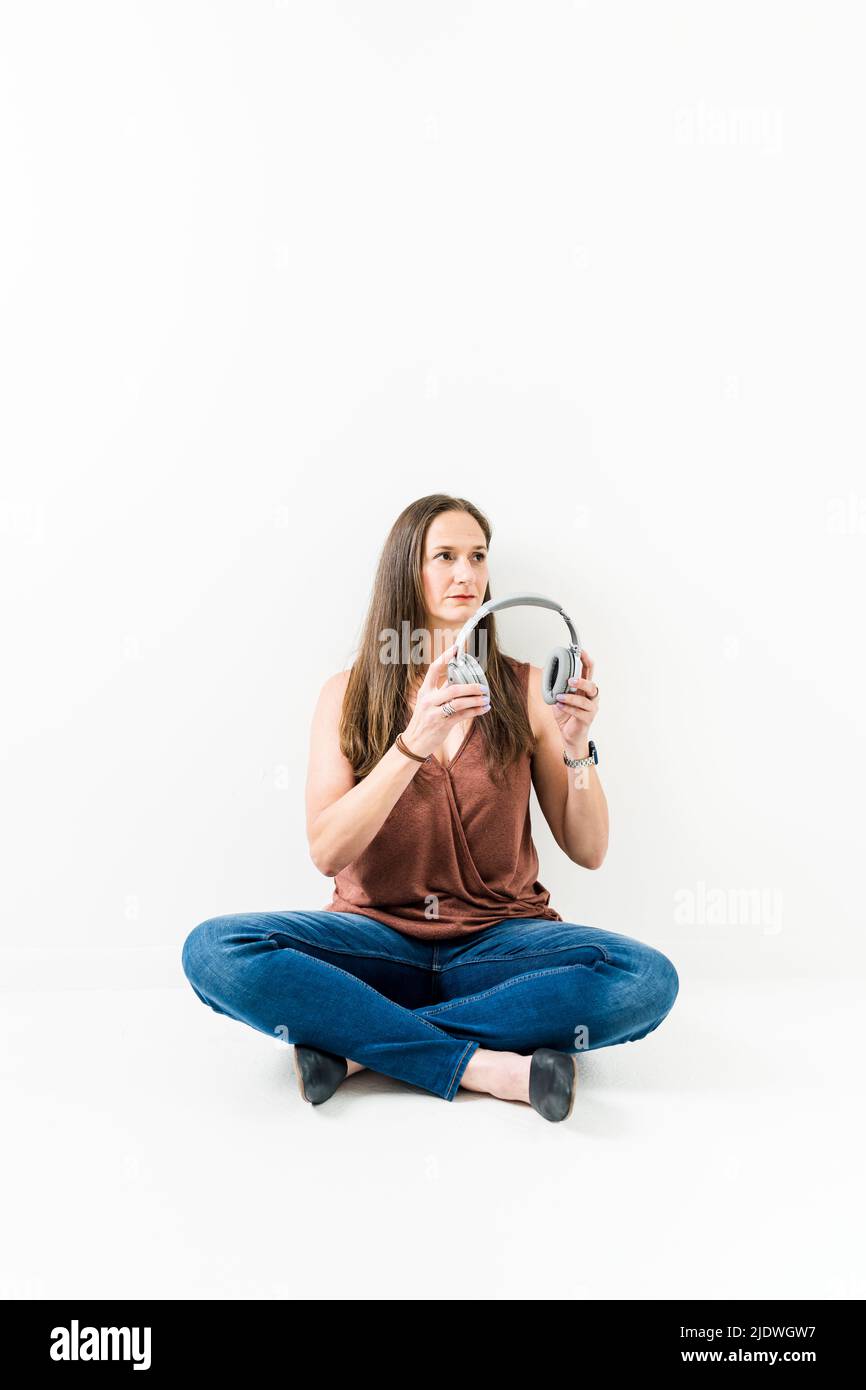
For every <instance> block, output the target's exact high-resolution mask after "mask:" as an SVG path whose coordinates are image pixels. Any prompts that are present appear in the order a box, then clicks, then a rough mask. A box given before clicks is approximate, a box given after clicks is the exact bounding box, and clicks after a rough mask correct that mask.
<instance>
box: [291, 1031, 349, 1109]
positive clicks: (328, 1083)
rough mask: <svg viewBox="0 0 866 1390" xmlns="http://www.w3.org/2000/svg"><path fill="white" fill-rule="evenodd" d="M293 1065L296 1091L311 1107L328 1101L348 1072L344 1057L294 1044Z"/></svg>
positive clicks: (317, 1048) (320, 1049)
mask: <svg viewBox="0 0 866 1390" xmlns="http://www.w3.org/2000/svg"><path fill="white" fill-rule="evenodd" d="M294 1063H295V1074H296V1076H297V1078H298V1089H299V1090H300V1092H301V1096H302V1098H303V1099H304V1100H308V1101H309V1102H310V1104H311V1105H321V1104H322V1101H324V1100H329V1099H330V1097H331V1096H332V1095H333V1094H334V1092H335V1091H336V1089H337V1087H338V1086H339V1084H340V1082H341V1081H345V1079H346V1076H347V1075H348V1071H349V1067H348V1063H347V1062H346V1059H345V1057H338V1056H337V1054H336V1053H334V1052H325V1051H324V1050H323V1049H322V1048H321V1047H305V1046H304V1045H303V1044H302V1043H295V1046H294Z"/></svg>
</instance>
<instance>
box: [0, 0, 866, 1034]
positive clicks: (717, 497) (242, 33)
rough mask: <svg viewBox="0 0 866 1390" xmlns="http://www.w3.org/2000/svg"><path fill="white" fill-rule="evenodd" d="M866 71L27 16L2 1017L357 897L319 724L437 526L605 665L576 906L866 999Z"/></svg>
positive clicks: (15, 226) (12, 182) (775, 6)
mask: <svg viewBox="0 0 866 1390" xmlns="http://www.w3.org/2000/svg"><path fill="white" fill-rule="evenodd" d="M860 29H861V21H860V18H859V15H858V7H856V6H855V5H853V4H851V5H845V4H838V3H837V4H832V3H831V4H825V5H822V6H820V7H819V6H817V5H814V6H807V5H802V4H792V3H790V0H788V2H787V3H784V4H783V3H781V2H780V3H767V2H766V0H765V2H764V3H755V0H750V3H748V4H746V3H727V4H725V5H717V6H709V5H700V6H696V5H694V4H688V3H685V0H683V3H672V2H671V0H662V2H661V3H658V4H655V5H646V4H641V3H631V4H623V3H620V4H616V3H614V4H611V5H607V6H604V5H590V4H565V3H550V4H546V5H540V6H539V5H533V6H530V5H528V4H525V3H522V4H515V3H503V0H495V2H494V0H487V3H474V4H455V3H442V2H441V0H440V3H436V4H431V3H426V4H421V3H416V4H411V5H407V4H398V3H388V4H385V3H381V2H380V3H375V2H374V3H367V4H364V5H360V4H348V3H316V4H300V3H298V4H289V3H273V4H266V3H259V4H251V3H244V4H241V3H239V0H233V2H232V3H223V4H207V5H206V4H194V3H189V2H188V0H186V2H181V3H178V2H177V0H172V3H160V4H152V3H151V4H143V3H142V4H120V5H118V4H115V3H105V4H96V3H92V2H90V3H81V4H77V5H74V6H70V5H66V4H62V3H53V4H44V5H40V6H38V7H36V8H34V7H31V6H27V5H24V4H17V5H7V6H4V7H3V10H2V12H0V30H2V32H0V131H2V136H0V139H2V187H3V194H4V202H5V204H6V210H5V212H4V215H3V255H2V257H0V277H2V279H0V284H2V302H0V317H2V322H3V329H2V354H3V357H2V363H0V366H2V379H3V385H4V396H5V397H6V400H5V403H4V407H3V411H2V421H0V430H2V438H0V447H2V470H3V471H2V485H0V546H2V549H0V565H2V571H0V578H2V588H3V616H2V644H3V655H4V677H3V682H2V709H3V717H2V721H0V727H2V738H3V744H4V747H3V754H4V771H3V792H4V796H3V824H2V827H0V828H2V837H3V846H4V850H5V854H4V859H5V864H4V869H3V874H2V945H3V948H4V953H5V966H4V976H5V978H6V979H7V980H9V979H11V980H13V982H14V981H17V982H19V983H20V982H22V981H23V982H25V983H26V982H34V983H35V982H44V981H45V980H49V979H50V980H55V979H58V980H65V981H67V982H69V983H70V984H86V983H88V982H91V981H99V982H102V981H104V979H106V978H107V979H109V980H114V981H116V982H117V983H118V984H124V983H130V982H134V981H135V980H141V979H144V978H147V979H153V980H154V981H162V982H165V981H170V980H177V981H178V983H180V982H181V981H182V977H181V974H180V960H179V952H180V946H181V943H182V940H183V938H184V937H185V935H186V933H187V932H188V931H189V930H190V929H191V927H192V926H194V925H195V924H196V923H197V922H199V921H201V920H203V919H204V918H206V917H208V916H211V915H214V914H217V913H222V912H232V911H244V910H248V909H249V910H257V909H276V908H290V907H320V906H323V905H324V904H325V902H327V901H328V898H329V896H330V889H331V883H330V880H326V879H323V878H322V877H321V876H320V875H319V874H318V873H317V871H316V870H315V869H314V868H313V866H312V864H311V863H310V862H309V859H308V854H307V848H306V839H305V831H304V812H303V779H304V775H305V767H306V756H307V736H308V725H309V719H310V715H311V711H312V707H313V703H314V700H315V697H316V694H317V692H318V689H319V686H320V684H321V682H322V681H323V680H324V679H325V677H326V676H327V675H329V674H330V673H331V672H333V671H335V670H337V669H339V668H341V667H344V666H346V665H348V664H349V663H350V661H351V659H352V653H353V650H354V646H355V643H356V641H357V638H358V634H359V631H360V626H361V623H362V619H363V615H364V611H365V605H366V601H367V597H368V594H369V587H370V582H371V578H372V573H373V569H374V566H375V563H376V559H377V556H378V553H379V549H380V546H381V543H382V540H383V538H384V536H385V533H386V531H387V529H388V527H389V526H390V524H391V522H392V521H393V519H394V518H395V516H396V515H397V513H398V512H399V511H400V510H401V509H402V507H403V506H405V505H406V503H408V502H409V501H411V500H412V499H413V498H415V497H417V496H420V495H422V494H424V493H428V492H432V491H439V490H445V491H452V492H455V493H458V494H463V495H466V496H468V497H469V498H471V499H472V500H473V501H474V502H476V503H477V504H478V505H479V506H480V507H481V508H482V509H483V510H485V511H486V512H487V513H488V515H489V516H490V518H491V520H492V522H493V526H494V537H493V545H492V551H491V566H492V583H493V592H494V594H495V595H500V596H501V595H504V594H505V593H507V592H509V591H512V590H516V589H518V588H525V589H529V590H534V591H540V592H543V593H548V594H550V595H552V596H554V597H556V598H558V599H560V600H561V601H562V602H563V603H564V604H565V605H566V607H567V608H568V609H569V610H570V612H571V613H572V616H573V617H574V619H575V621H576V623H577V625H578V629H579V632H580V635H581V637H582V638H583V641H584V644H585V646H586V647H587V649H588V650H589V652H590V654H591V655H592V656H593V658H594V659H595V663H596V666H595V675H596V677H597V679H598V683H599V686H600V691H601V708H600V713H599V716H598V719H597V721H596V724H595V726H594V730H593V736H594V738H595V739H596V742H597V744H598V748H599V754H600V759H601V763H600V768H599V771H600V774H601V776H602V779H603V783H604V786H605V789H606V792H607V796H608V800H609V803H610V808H611V844H610V851H609V854H608V858H607V860H606V862H605V864H604V866H603V867H602V869H601V870H599V871H598V872H595V873H592V872H587V871H584V870H581V869H579V868H577V867H576V866H574V865H572V864H570V863H569V861H568V860H567V859H565V858H564V856H563V855H562V854H561V853H560V852H559V850H558V849H557V848H556V846H555V844H554V842H553V840H552V838H551V836H550V835H549V833H548V832H547V829H546V826H544V824H543V822H542V821H541V816H540V811H539V809H538V807H537V804H536V803H535V801H534V800H533V820H534V825H535V827H536V839H537V843H538V846H539V852H540V855H541V878H542V881H543V882H544V883H545V885H546V886H547V887H549V888H550V889H551V893H552V901H553V903H554V905H555V906H557V907H558V909H559V910H560V911H561V912H562V913H563V915H564V916H566V917H567V918H569V919H570V920H574V921H578V922H592V923H596V924H597V925H599V926H600V927H604V928H607V929H610V930H613V931H624V932H626V933H628V934H631V935H636V936H639V937H642V938H644V939H647V940H650V941H652V942H653V943H654V944H656V945H659V946H660V947H661V948H663V949H665V950H667V951H668V952H669V953H670V954H671V955H672V957H673V958H674V960H675V961H676V963H677V964H678V965H679V966H680V967H681V970H682V972H686V971H691V972H692V973H693V974H694V975H706V976H717V975H720V974H721V975H725V976H730V977H736V976H740V975H758V976H766V977H773V976H777V975H785V976H788V975H805V976H817V975H819V974H827V975H833V974H836V973H838V974H839V975H840V976H841V975H845V976H849V975H850V974H851V973H854V972H858V971H861V970H862V967H863V964H864V955H866V948H864V933H863V926H864V913H863V909H862V905H861V885H860V874H861V862H862V860H861V855H862V841H863V810H862V802H863V791H862V789H863V775H864V740H863V717H862V714H861V705H862V701H863V689H864V674H866V671H864V657H863V620H862V607H863V593H864V557H866V479H864V424H863V410H862V389H863V367H864V363H863V344H862V340H863V322H864V308H866V305H864V299H866V293H864V290H866V285H864V271H863V257H862V247H863V245H864V243H866V228H864V204H863V201H862V178H861V176H860V169H861V164H862V134H863V119H864V114H866V110H864V108H866V96H864V90H863V85H862V81H861V80H860V78H861V74H860V53H861V51H862V49H861V44H860V42H859V41H860V39H861V37H862V36H861V33H860ZM499 623H500V631H501V632H502V633H503V635H504V640H505V645H506V649H507V650H509V651H510V652H512V653H513V654H515V655H517V656H520V657H522V658H524V659H530V660H532V661H533V662H535V663H537V664H542V663H543V661H544V658H545V655H546V653H547V651H548V649H549V648H550V646H552V645H554V644H558V643H560V642H561V641H562V640H563V638H564V636H565V628H564V626H563V625H562V623H561V621H560V620H559V619H557V618H556V617H555V616H554V615H553V614H545V613H542V612H539V611H538V610H522V611H516V612H511V613H506V614H504V615H502V616H501V617H500V619H499ZM750 893H754V894H756V895H758V896H757V897H756V899H755V901H754V902H753V903H751V905H750V904H749V903H748V902H746V901H745V898H744V895H748V894H750ZM690 895H691V896H690ZM714 895H715V900H716V901H717V902H719V903H720V904H721V912H722V918H723V920H722V922H721V923H719V924H716V925H712V924H710V923H709V922H707V921H706V919H705V912H708V911H710V910H711V909H712V906H713V900H714ZM761 895H763V896H761ZM804 1027H808V1022H807V1021H804Z"/></svg>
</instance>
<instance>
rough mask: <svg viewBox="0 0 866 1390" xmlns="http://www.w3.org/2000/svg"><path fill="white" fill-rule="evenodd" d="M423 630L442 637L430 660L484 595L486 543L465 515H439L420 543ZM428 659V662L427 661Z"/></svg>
mask: <svg viewBox="0 0 866 1390" xmlns="http://www.w3.org/2000/svg"><path fill="white" fill-rule="evenodd" d="M422 575H423V579H424V602H425V604H426V607H427V627H428V629H429V630H430V631H431V632H433V631H434V630H435V629H436V628H438V629H440V631H441V632H442V634H443V637H442V643H441V645H440V644H438V643H437V645H436V649H435V651H434V652H433V653H432V656H434V657H435V656H437V655H438V653H439V652H440V651H441V650H442V649H443V648H444V647H446V646H448V645H449V644H450V642H452V641H453V640H454V638H455V637H456V636H457V633H458V632H459V631H460V629H461V627H462V626H463V624H464V623H465V622H466V620H467V618H470V617H471V616H472V614H473V613H474V612H475V611H476V609H478V608H480V606H481V604H482V602H483V601H484V595H485V593H486V592H487V542H486V540H485V539H484V532H483V531H482V530H481V527H480V526H479V525H478V522H477V521H476V520H475V519H474V517H471V516H470V515H469V513H468V512H440V513H439V515H438V516H435V517H434V518H433V520H432V521H431V523H430V526H429V527H428V530H427V536H426V539H425V542H424V563H423V566H422ZM431 659H432V658H431Z"/></svg>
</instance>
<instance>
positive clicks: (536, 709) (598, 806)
mask: <svg viewBox="0 0 866 1390" xmlns="http://www.w3.org/2000/svg"><path fill="white" fill-rule="evenodd" d="M541 675H542V672H541V668H540V667H539V666H530V668H529V701H530V709H531V714H532V723H533V727H534V728H535V730H536V733H537V736H538V745H537V747H536V750H535V754H534V757H533V759H532V783H533V786H534V787H535V792H536V795H537V797H538V804H539V806H540V807H541V810H542V813H543V815H544V819H545V820H546V821H547V824H548V825H549V826H550V829H551V831H552V832H553V838H554V839H555V840H556V843H557V844H558V845H559V848H560V849H561V850H562V852H563V854H567V855H568V857H569V859H570V860H571V861H572V863H574V864H579V865H580V867H581V868H582V869H598V868H600V867H601V865H602V864H603V863H604V859H605V856H606V854H607V846H608V833H609V816H608V806H607V798H606V797H605V794H604V791H603V789H602V785H601V780H600V778H599V775H598V772H597V771H596V769H595V767H589V768H583V769H582V771H581V773H580V774H577V773H574V772H569V769H568V768H567V767H566V766H565V763H564V762H563V761H562V753H563V747H564V745H563V741H562V735H561V734H560V731H559V725H558V724H557V722H556V720H555V718H554V716H553V714H552V712H551V707H550V705H548V704H547V702H546V701H545V700H544V699H543V697H542V695H541V688H540V687H541ZM588 753H589V742H588V740H587V741H586V742H585V743H582V744H581V745H580V746H579V747H575V748H572V749H571V750H570V754H571V756H572V757H576V758H584V757H586V756H587V754H588Z"/></svg>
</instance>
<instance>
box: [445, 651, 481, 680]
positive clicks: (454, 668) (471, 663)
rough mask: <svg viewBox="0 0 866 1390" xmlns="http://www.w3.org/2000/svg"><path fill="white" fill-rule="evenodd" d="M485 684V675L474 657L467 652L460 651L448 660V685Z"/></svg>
mask: <svg viewBox="0 0 866 1390" xmlns="http://www.w3.org/2000/svg"><path fill="white" fill-rule="evenodd" d="M476 683H477V684H479V685H486V684H487V677H486V676H485V674H484V672H483V671H482V669H481V667H480V666H479V665H478V662H477V661H476V660H475V657H474V656H472V655H471V654H470V653H469V652H461V653H460V654H459V656H456V657H452V658H451V660H450V661H449V662H448V684H449V685H475V684H476Z"/></svg>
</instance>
